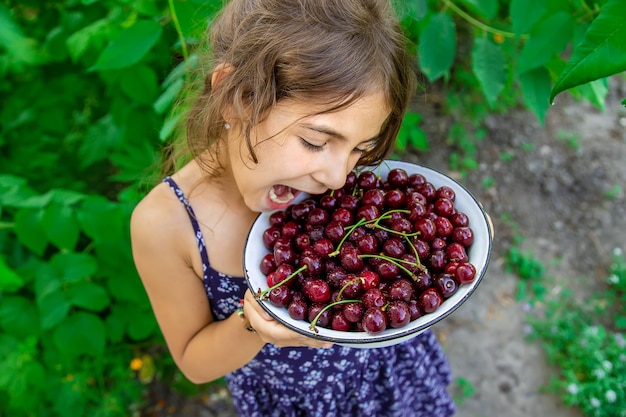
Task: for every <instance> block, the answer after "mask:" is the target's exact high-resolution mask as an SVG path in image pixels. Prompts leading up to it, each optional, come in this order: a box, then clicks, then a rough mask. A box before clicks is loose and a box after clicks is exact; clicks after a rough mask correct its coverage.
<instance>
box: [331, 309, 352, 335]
mask: <svg viewBox="0 0 626 417" xmlns="http://www.w3.org/2000/svg"><path fill="white" fill-rule="evenodd" d="M330 328H331V329H333V330H339V331H343V332H347V331H348V330H350V329H351V328H352V324H351V323H350V321H348V319H346V317H345V316H344V315H343V312H341V311H335V312H334V313H333V315H332V318H331V322H330Z"/></svg>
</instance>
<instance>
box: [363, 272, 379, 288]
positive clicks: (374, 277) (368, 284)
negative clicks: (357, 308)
mask: <svg viewBox="0 0 626 417" xmlns="http://www.w3.org/2000/svg"><path fill="white" fill-rule="evenodd" d="M359 277H360V278H361V279H362V280H363V289H365V290H366V291H367V290H369V289H371V288H377V287H378V284H380V278H379V277H378V274H376V272H373V271H363V272H361V275H360V276H359Z"/></svg>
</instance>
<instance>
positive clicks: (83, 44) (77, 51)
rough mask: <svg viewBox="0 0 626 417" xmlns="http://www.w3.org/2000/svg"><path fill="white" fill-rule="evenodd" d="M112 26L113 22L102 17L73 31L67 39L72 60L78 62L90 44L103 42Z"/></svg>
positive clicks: (66, 44) (66, 42) (66, 43)
mask: <svg viewBox="0 0 626 417" xmlns="http://www.w3.org/2000/svg"><path fill="white" fill-rule="evenodd" d="M110 26H111V22H110V21H109V20H108V19H100V20H96V21H95V22H93V23H91V24H90V25H88V26H85V27H84V28H82V29H80V30H77V31H76V32H74V33H72V34H71V35H70V36H69V37H68V38H67V40H66V41H65V46H66V48H67V51H68V52H69V54H70V56H71V57H72V61H74V62H78V60H79V59H80V58H81V57H82V56H83V55H84V54H85V53H86V52H87V50H88V49H89V47H90V46H92V45H94V44H95V45H99V44H100V43H102V42H103V39H104V36H105V34H106V33H107V32H108V31H109V27H110Z"/></svg>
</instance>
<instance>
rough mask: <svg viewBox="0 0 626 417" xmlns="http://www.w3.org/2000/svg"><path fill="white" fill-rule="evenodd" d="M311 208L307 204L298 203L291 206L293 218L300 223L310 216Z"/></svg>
mask: <svg viewBox="0 0 626 417" xmlns="http://www.w3.org/2000/svg"><path fill="white" fill-rule="evenodd" d="M310 211H311V206H310V205H309V204H307V203H305V202H300V203H296V204H294V205H293V206H291V218H292V219H294V220H296V221H299V220H304V219H306V217H307V216H308V215H309V212H310Z"/></svg>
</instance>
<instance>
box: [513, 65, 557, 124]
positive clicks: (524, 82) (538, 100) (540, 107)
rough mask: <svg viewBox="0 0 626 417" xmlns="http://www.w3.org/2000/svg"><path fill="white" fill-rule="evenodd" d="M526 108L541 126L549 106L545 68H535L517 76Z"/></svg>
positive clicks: (548, 85) (548, 79)
mask: <svg viewBox="0 0 626 417" xmlns="http://www.w3.org/2000/svg"><path fill="white" fill-rule="evenodd" d="M519 82H520V85H521V87H522V95H523V96H524V102H525V103H526V106H527V107H528V108H529V109H530V110H531V111H532V112H533V113H534V114H535V116H537V120H538V121H539V123H540V124H541V126H543V124H544V121H545V118H546V113H547V112H548V107H549V106H550V86H551V84H550V74H549V73H548V70H546V69H545V68H536V69H534V70H531V71H528V72H525V73H523V74H520V75H519Z"/></svg>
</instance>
